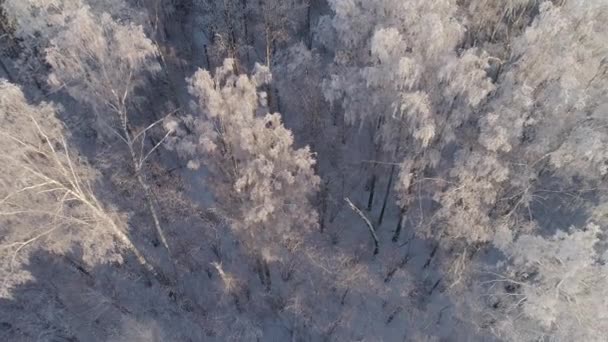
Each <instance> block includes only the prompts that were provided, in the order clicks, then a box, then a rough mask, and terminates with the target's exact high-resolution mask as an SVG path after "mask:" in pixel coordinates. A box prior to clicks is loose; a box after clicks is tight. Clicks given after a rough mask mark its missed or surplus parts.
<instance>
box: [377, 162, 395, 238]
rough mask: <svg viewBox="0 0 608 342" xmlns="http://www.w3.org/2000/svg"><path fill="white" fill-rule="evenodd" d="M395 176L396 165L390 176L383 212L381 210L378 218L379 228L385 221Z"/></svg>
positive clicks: (392, 167)
mask: <svg viewBox="0 0 608 342" xmlns="http://www.w3.org/2000/svg"><path fill="white" fill-rule="evenodd" d="M394 175H395V165H393V166H391V173H390V175H389V176H388V183H387V184H386V192H385V193H384V199H383V201H382V210H380V217H379V218H378V227H380V225H381V224H382V220H383V219H384V211H385V210H386V203H387V202H388V195H389V194H390V193H391V187H392V186H393V177H394Z"/></svg>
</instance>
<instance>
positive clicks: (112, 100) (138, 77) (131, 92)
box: [47, 7, 171, 257]
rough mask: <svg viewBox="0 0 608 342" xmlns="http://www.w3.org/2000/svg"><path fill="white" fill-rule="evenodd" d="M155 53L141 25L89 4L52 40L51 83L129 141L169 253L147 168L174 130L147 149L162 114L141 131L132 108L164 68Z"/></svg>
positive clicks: (105, 129)
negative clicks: (97, 10) (141, 90)
mask: <svg viewBox="0 0 608 342" xmlns="http://www.w3.org/2000/svg"><path fill="white" fill-rule="evenodd" d="M156 54H157V49H156V46H155V45H154V44H153V42H152V41H151V40H149V39H148V38H146V36H145V34H144V32H143V29H142V27H141V26H135V25H133V24H130V25H122V24H119V23H117V22H115V21H114V20H113V19H112V18H111V17H110V15H108V14H105V13H104V14H102V15H101V16H96V15H94V14H93V13H92V12H91V11H90V10H89V9H88V8H87V7H84V8H81V9H79V10H78V12H77V13H76V14H75V15H74V18H73V19H72V20H71V22H70V24H69V25H68V26H67V27H66V28H65V29H64V30H63V31H62V32H60V33H59V34H58V35H57V36H56V37H55V38H53V39H52V40H51V47H50V48H48V49H47V61H48V63H49V64H50V65H51V67H52V69H53V72H52V74H51V75H50V76H49V83H50V84H51V85H52V86H54V87H55V88H57V89H62V88H63V89H65V90H67V92H68V93H69V94H70V95H72V96H73V97H74V98H75V99H77V100H79V101H81V102H82V103H84V104H87V105H90V106H91V107H92V108H93V110H94V112H95V115H96V118H97V120H98V122H99V125H98V128H99V130H100V131H101V132H105V135H106V137H112V138H116V139H118V140H119V141H121V142H122V143H124V146H125V147H126V148H127V151H128V153H129V158H130V162H131V167H132V168H133V172H134V175H135V177H136V178H137V181H138V183H139V185H140V186H141V189H142V190H143V192H144V195H145V198H146V202H147V206H148V209H149V211H150V215H151V217H152V220H153V223H154V227H155V229H156V233H157V235H158V238H159V240H160V242H161V243H162V245H163V246H164V248H165V249H166V250H167V252H168V254H169V257H170V256H171V249H170V246H169V243H168V241H167V238H166V236H165V233H164V230H163V228H162V225H161V222H160V218H159V214H158V210H157V208H156V203H155V201H154V198H153V196H152V191H151V189H150V186H149V185H148V182H147V180H146V175H145V168H144V165H145V162H146V160H147V159H148V158H149V157H150V155H151V154H152V153H153V152H154V151H155V150H156V149H158V147H159V146H160V145H161V144H162V143H163V142H164V141H165V139H166V138H167V137H168V135H169V134H170V133H167V134H166V135H165V136H164V137H163V138H162V139H160V141H158V142H157V143H156V144H155V145H154V146H153V147H151V148H149V149H147V150H146V137H147V133H148V132H149V130H150V129H152V128H153V127H155V126H156V125H158V124H159V123H160V122H162V119H163V118H161V119H160V120H157V121H155V122H153V123H151V124H149V125H147V126H144V127H143V128H140V129H137V128H136V127H134V126H133V124H132V122H131V115H132V112H133V111H134V109H135V108H136V107H135V106H136V105H137V103H138V101H139V100H140V99H139V98H138V96H137V94H136V93H135V91H136V88H138V87H140V86H142V85H143V84H145V83H146V78H147V77H148V76H149V75H154V74H155V73H156V72H158V71H159V69H160V66H159V65H158V63H157V61H156V59H155V57H156Z"/></svg>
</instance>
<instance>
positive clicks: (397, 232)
mask: <svg viewBox="0 0 608 342" xmlns="http://www.w3.org/2000/svg"><path fill="white" fill-rule="evenodd" d="M405 213H406V211H405V209H403V208H402V209H401V211H400V212H399V222H397V229H395V234H393V238H392V241H393V242H397V241H398V240H399V235H401V229H402V227H403V221H405Z"/></svg>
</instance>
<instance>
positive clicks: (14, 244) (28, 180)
mask: <svg viewBox="0 0 608 342" xmlns="http://www.w3.org/2000/svg"><path fill="white" fill-rule="evenodd" d="M56 112H57V109H56V107H55V106H54V105H53V104H50V103H41V104H39V105H30V104H28V103H27V100H26V99H25V97H24V95H23V93H22V92H21V90H20V89H19V88H18V87H16V86H14V85H12V84H9V83H7V82H6V81H1V82H0V123H1V125H0V127H1V129H0V145H1V149H2V151H1V152H2V153H0V160H1V161H2V172H1V175H0V184H2V187H1V188H2V190H1V192H0V227H2V228H0V232H2V239H1V240H0V258H1V260H2V262H1V266H0V274H2V279H3V281H2V284H1V286H0V296H3V297H4V296H7V295H8V293H9V291H10V289H11V288H12V287H13V286H16V285H18V284H19V283H22V282H25V281H27V280H28V279H29V278H28V277H29V276H28V274H27V272H26V271H24V270H23V268H21V266H22V264H23V263H25V262H27V260H28V256H29V255H30V253H31V252H32V251H35V250H36V249H38V248H43V249H45V250H48V251H50V252H54V253H58V254H64V253H67V252H69V251H70V250H71V249H72V248H73V245H74V244H80V246H81V247H82V250H83V260H84V261H85V262H87V263H88V264H90V265H93V264H95V263H97V262H108V261H117V262H122V261H123V255H122V254H121V253H120V249H124V250H126V251H128V252H130V253H133V255H135V257H136V259H137V261H138V262H139V263H140V264H141V265H142V266H143V267H144V268H145V269H146V270H147V271H148V272H150V273H151V275H153V276H156V277H159V276H160V275H159V273H157V271H156V270H155V269H154V267H153V266H152V265H151V264H150V263H149V262H148V261H147V260H146V258H145V257H144V255H143V254H142V253H141V251H140V250H139V249H138V248H137V247H136V246H135V244H134V243H133V242H132V241H131V239H130V238H129V235H128V233H127V231H126V229H125V228H126V227H124V225H123V218H121V216H119V215H118V214H117V213H115V212H114V211H113V210H112V208H108V207H107V206H106V205H104V204H103V203H102V202H100V201H99V200H98V199H97V197H96V196H95V192H94V190H93V189H94V187H95V186H96V182H97V178H98V175H97V173H96V172H95V170H94V169H92V168H91V167H90V166H89V165H87V163H86V162H85V161H84V160H82V159H81V158H80V157H79V156H78V155H77V154H76V153H74V152H73V151H72V150H71V149H70V147H69V146H68V144H67V137H66V135H65V131H64V129H63V126H62V124H61V123H60V122H59V120H58V119H57V118H56ZM159 279H162V278H159Z"/></svg>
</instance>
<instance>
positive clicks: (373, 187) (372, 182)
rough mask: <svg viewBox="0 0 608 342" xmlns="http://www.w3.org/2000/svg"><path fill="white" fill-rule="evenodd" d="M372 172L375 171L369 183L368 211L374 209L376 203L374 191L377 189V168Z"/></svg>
mask: <svg viewBox="0 0 608 342" xmlns="http://www.w3.org/2000/svg"><path fill="white" fill-rule="evenodd" d="M372 172H374V173H373V174H372V179H371V180H370V184H369V197H368V199H367V211H370V210H372V206H373V204H374V192H375V191H376V172H375V170H374V171H372Z"/></svg>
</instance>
